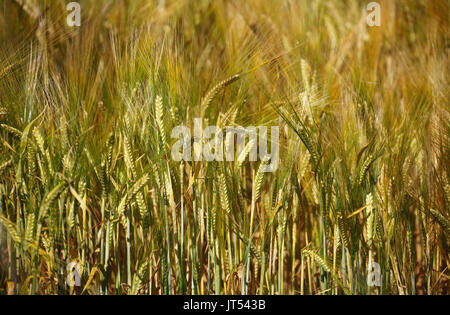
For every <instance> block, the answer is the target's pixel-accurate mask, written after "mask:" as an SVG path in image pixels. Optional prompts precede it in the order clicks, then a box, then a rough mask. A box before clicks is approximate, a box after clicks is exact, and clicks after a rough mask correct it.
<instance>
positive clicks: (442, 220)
mask: <svg viewBox="0 0 450 315" xmlns="http://www.w3.org/2000/svg"><path fill="white" fill-rule="evenodd" d="M430 212H431V214H432V217H433V219H434V220H435V221H436V222H437V223H439V225H440V226H441V227H442V229H443V230H444V232H445V233H446V234H447V235H450V220H449V219H448V218H446V217H445V216H444V215H443V214H442V213H441V212H440V211H437V210H435V209H430Z"/></svg>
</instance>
